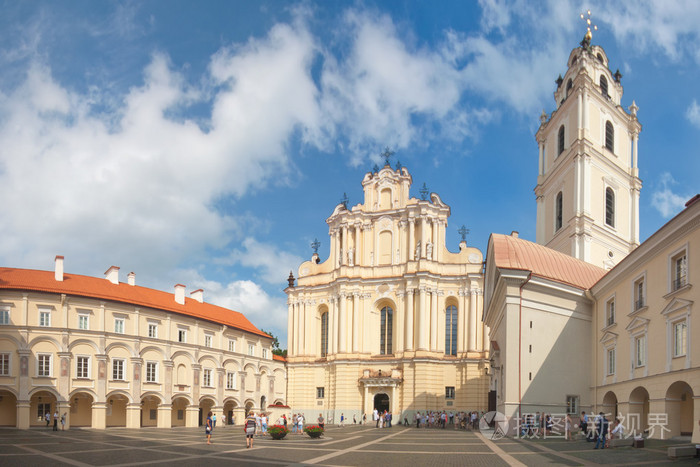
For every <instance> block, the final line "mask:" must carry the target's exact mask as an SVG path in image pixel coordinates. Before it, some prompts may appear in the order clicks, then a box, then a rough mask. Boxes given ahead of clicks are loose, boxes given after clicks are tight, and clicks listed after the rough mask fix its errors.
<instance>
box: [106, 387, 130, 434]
mask: <svg viewBox="0 0 700 467" xmlns="http://www.w3.org/2000/svg"><path fill="white" fill-rule="evenodd" d="M127 405H129V399H128V398H127V397H126V396H125V395H124V394H112V395H111V396H109V397H108V398H107V411H106V415H105V425H106V426H107V427H120V426H123V427H125V426H126V406H127Z"/></svg>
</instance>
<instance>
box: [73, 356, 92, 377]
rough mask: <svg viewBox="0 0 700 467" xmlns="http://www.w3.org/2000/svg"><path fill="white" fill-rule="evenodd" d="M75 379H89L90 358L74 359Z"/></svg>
mask: <svg viewBox="0 0 700 467" xmlns="http://www.w3.org/2000/svg"><path fill="white" fill-rule="evenodd" d="M75 377H76V378H89V377H90V357H83V356H78V358H77V359H76V366H75Z"/></svg>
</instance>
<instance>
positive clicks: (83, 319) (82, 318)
mask: <svg viewBox="0 0 700 467" xmlns="http://www.w3.org/2000/svg"><path fill="white" fill-rule="evenodd" d="M78 329H90V316H89V315H78Z"/></svg>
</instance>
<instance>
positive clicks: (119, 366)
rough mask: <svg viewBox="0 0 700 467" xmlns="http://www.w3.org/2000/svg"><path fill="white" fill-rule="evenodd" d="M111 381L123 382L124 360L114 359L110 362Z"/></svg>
mask: <svg viewBox="0 0 700 467" xmlns="http://www.w3.org/2000/svg"><path fill="white" fill-rule="evenodd" d="M112 379H113V380H115V381H123V380H124V360H123V359H114V360H112Z"/></svg>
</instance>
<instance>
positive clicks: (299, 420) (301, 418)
mask: <svg viewBox="0 0 700 467" xmlns="http://www.w3.org/2000/svg"><path fill="white" fill-rule="evenodd" d="M297 426H298V427H299V428H298V429H299V434H300V435H303V434H304V416H303V415H302V414H299V416H298V417H297Z"/></svg>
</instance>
